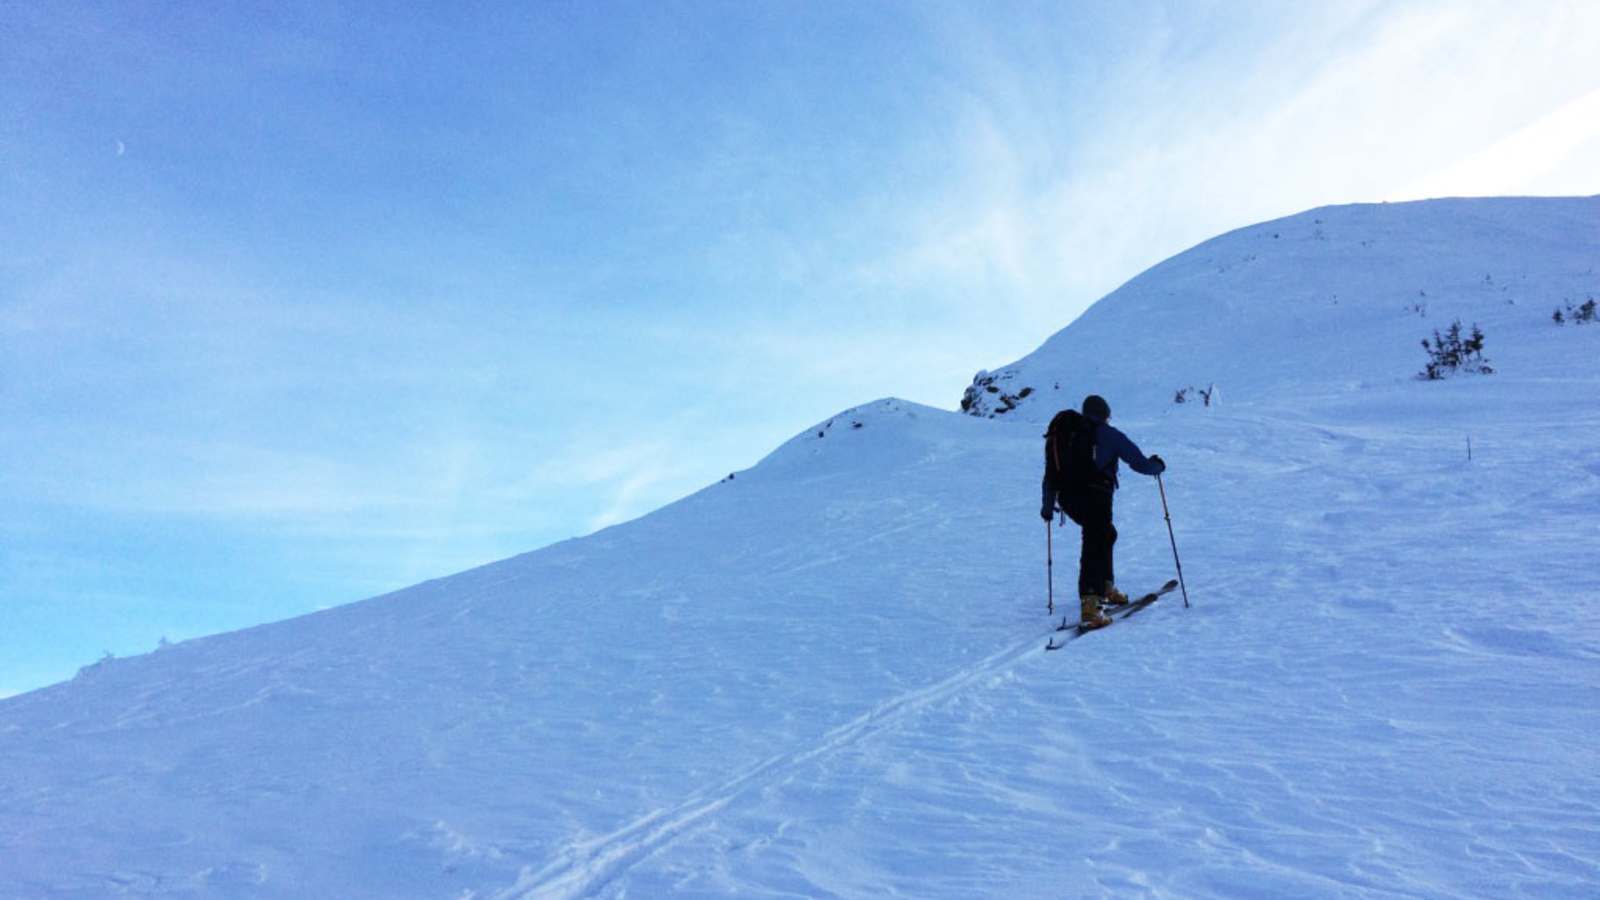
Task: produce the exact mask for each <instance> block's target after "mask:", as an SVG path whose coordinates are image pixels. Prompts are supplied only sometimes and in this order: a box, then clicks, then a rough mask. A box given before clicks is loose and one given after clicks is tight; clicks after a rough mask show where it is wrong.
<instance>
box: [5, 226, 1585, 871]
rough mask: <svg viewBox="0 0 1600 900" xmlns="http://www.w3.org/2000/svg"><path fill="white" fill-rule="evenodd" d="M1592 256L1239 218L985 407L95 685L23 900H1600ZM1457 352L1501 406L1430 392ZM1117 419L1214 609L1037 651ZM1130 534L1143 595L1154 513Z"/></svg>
mask: <svg viewBox="0 0 1600 900" xmlns="http://www.w3.org/2000/svg"><path fill="white" fill-rule="evenodd" d="M1597 266H1600V197H1597V198H1584V199H1547V200H1534V199H1504V200H1473V201H1467V200H1452V201H1431V202H1426V203H1418V204H1395V205H1378V206H1352V207H1339V208H1329V209H1321V210H1314V211H1311V212H1308V213H1304V214H1301V215H1298V216H1294V217H1290V218H1288V219H1283V220H1279V221H1276V222H1270V223H1265V224H1262V225H1256V226H1252V227H1250V228H1245V229H1242V230H1240V231H1237V232H1234V233H1231V234H1228V235H1224V236H1222V237H1220V238H1217V239H1215V240H1213V241H1210V242H1207V243H1205V244H1202V245H1201V246H1199V247H1196V248H1194V249H1192V250H1190V251H1188V252H1186V253H1184V254H1181V255H1179V256H1177V257H1174V258H1173V259H1171V260H1169V261H1167V262H1165V263H1163V264H1161V265H1159V266H1157V267H1155V268H1154V269H1152V270H1150V271H1148V272H1146V273H1144V274H1142V275H1140V276H1139V277H1138V278H1135V279H1134V280H1133V281H1131V282H1129V284H1127V285H1126V286H1124V287H1123V288H1121V289H1120V290H1118V291H1117V292H1115V293H1113V294H1111V295H1110V296H1108V297H1107V298H1106V299H1105V300H1103V301H1101V303H1099V304H1097V305H1096V306H1095V307H1094V308H1092V309H1091V310H1090V311H1089V312H1088V313H1087V314H1086V315H1084V316H1083V317H1082V318H1081V319H1080V320H1079V321H1077V322H1075V323H1073V324H1072V325H1070V326H1069V327H1067V328H1066V329H1065V330H1063V331H1062V332H1060V333H1059V334H1057V335H1055V336H1054V337H1052V338H1050V339H1049V340H1048V341H1046V342H1045V344H1044V345H1043V346H1042V347H1041V348H1040V349H1039V350H1038V351H1037V352H1035V353H1034V354H1032V355H1031V356H1029V357H1027V358H1025V359H1023V360H1020V361H1018V362H1017V363H1014V364H1012V365H1009V366H1004V367H1001V368H998V369H996V370H994V371H992V372H985V373H980V377H979V378H978V380H977V381H976V382H975V389H974V390H973V391H972V392H970V393H969V402H968V404H967V406H968V408H969V412H970V413H971V414H963V413H958V412H947V411H941V410H937V409H932V408H928V407H924V406H919V405H916V404H913V403H908V402H904V401H900V400H894V399H886V400H880V401H876V402H873V403H868V404H865V405H862V406H860V407H857V408H855V409H851V410H847V411H845V412H842V413H840V414H839V415H837V416H835V417H833V418H832V419H831V420H829V421H827V422H822V423H818V424H817V425H816V426H814V427H811V428H808V429H806V430H805V431H803V432H801V433H800V434H799V435H797V436H796V437H795V438H794V439H793V440H791V441H789V442H788V443H786V444H785V445H783V446H782V447H779V448H778V449H777V450H775V451H774V452H773V453H772V454H771V455H770V456H768V457H767V458H766V459H764V460H762V461H761V462H760V463H759V464H757V465H755V466H754V467H752V468H750V469H748V470H746V471H741V472H737V473H735V474H734V476H732V477H731V478H729V479H726V480H724V481H722V482H720V483H718V484H714V485H711V486H709V487H707V488H706V489H704V490H702V491H700V492H698V493H696V494H694V495H692V496H690V497H687V498H685V499H683V500H681V501H679V502H678V503H675V504H672V505H670V506H668V507H666V508H663V509H661V510H658V511H656V512H655V513H652V514H650V515H648V516H645V517H643V518H641V519H638V520H636V521H633V522H630V523H627V524H624V525H620V526H617V527H614V528H610V529H607V530H605V531H603V532H600V533H598V534H596V535H593V536H591V537H588V538H584V539H580V540H575V541H568V542H565V543H562V544H558V545H555V546H552V547H548V548H545V549H543V550H540V551H536V552H533V553H529V554H526V555H523V556H519V557H516V558H513V559H509V560H506V561H503V562H500V563H497V564H494V565H491V566H487V567H484V568H481V569H477V570H474V571H470V572H465V573H462V574H460V575H456V576H453V577H450V578H445V579H440V580H437V581H431V582H427V583H424V584H421V585H417V586H416V587H413V588H410V589H408V590H404V591H400V592H398V593H395V594H391V595H387V596H383V597H378V598H374V599H372V600H368V601H365V602H362V603H358V604H353V605H350V606H345V607H340V608H337V609H332V610H328V611H325V612H321V613H317V614H314V615H310V616H306V617H303V618H299V619H294V620H290V621H286V622H280V623H276V624H272V625H266V626H262V627H258V628H253V629H248V630H245V631H240V632H235V633H230V634H224V635H218V636H215V637H211V638H206V639H201V640H195V641H188V642H185V643H181V644H177V645H173V646H169V647H164V648H162V649H160V650H158V651H157V652H154V653H152V654H149V655H146V656H142V657H137V658H130V659H114V660H106V661H103V662H101V663H98V664H95V665H92V666H88V667H86V668H85V669H84V670H83V671H82V672H81V673H80V674H79V676H78V677H77V678H76V679H74V680H73V681H71V682H68V683H64V684H60V685H56V686H54V687H50V688H46V689H44V690H40V691H34V692H31V693H28V694H24V695H21V696H17V697H13V698H10V699H7V700H3V701H0V896H3V897H26V898H35V897H52V898H54V897H106V896H130V895H131V896H216V897H282V898H291V897H293V898H303V897H352V898H353V897H440V898H479V900H482V898H521V897H578V896H598V897H623V896H628V897H657V896H720V895H731V894H738V895H741V896H751V897H828V896H842V897H864V896H885V895H901V896H913V897H973V896H994V897H1058V896H1099V895H1116V896H1169V897H1237V896H1263V897H1265V896H1271V897H1279V896H1295V897H1317V896H1340V897H1344V896H1371V897H1419V896H1420V897H1444V896H1462V897H1491V896H1492V897H1518V896H1528V897H1563V896H1568V897H1592V896H1595V895H1596V894H1597V893H1600V741H1597V737H1596V736H1597V735H1600V571H1597V567H1596V545H1595V544H1596V538H1597V535H1600V529H1597V527H1596V526H1597V524H1600V441H1597V439H1596V436H1597V435H1600V322H1597V323H1570V322H1569V323H1566V324H1561V325H1558V324H1556V323H1555V322H1554V321H1553V320H1552V312H1553V311H1554V310H1555V309H1557V308H1558V307H1560V306H1561V305H1562V304H1563V303H1565V302H1569V301H1570V302H1574V303H1582V302H1583V301H1584V299H1585V298H1587V297H1590V296H1595V297H1600V272H1597V271H1596V267H1597ZM1457 318H1459V319H1460V320H1462V321H1463V323H1468V324H1470V323H1474V322H1475V323H1478V324H1480V325H1481V326H1482V328H1483V330H1484V332H1485V333H1486V336H1487V341H1486V351H1485V355H1487V356H1488V357H1489V358H1490V360H1491V361H1492V363H1493V367H1494V368H1495V369H1496V373H1495V374H1493V375H1460V376H1457V377H1454V378H1447V379H1445V380H1442V381H1431V382H1430V381H1421V380H1418V379H1417V378H1415V374H1416V373H1417V372H1418V371H1420V370H1421V369H1422V366H1423V363H1424V362H1425V360H1426V355H1425V353H1424V352H1423V349H1422V348H1421V346H1420V345H1419V342H1420V340H1421V339H1422V338H1424V337H1431V335H1432V331H1433V329H1435V328H1439V329H1441V330H1442V329H1444V328H1445V327H1447V326H1448V325H1449V323H1450V322H1451V321H1453V320H1455V319H1457ZM985 379H987V381H986V380H985ZM1190 386H1193V387H1194V388H1195V390H1196V391H1198V390H1200V389H1208V388H1210V387H1212V386H1215V388H1216V389H1217V393H1216V394H1215V395H1214V398H1215V399H1216V401H1217V402H1213V403H1211V404H1210V405H1207V404H1206V403H1204V402H1202V401H1199V400H1197V399H1195V398H1194V396H1193V395H1190V396H1189V399H1188V402H1185V403H1182V404H1178V403H1175V402H1174V397H1175V394H1176V392H1177V391H1178V390H1180V389H1182V388H1185V387H1190ZM989 387H994V388H995V390H993V391H990V390H988V388H989ZM1023 388H1028V389H1029V390H1028V391H1027V393H1026V395H1025V396H1024V395H1023V392H1022V389H1023ZM1090 391H1095V392H1098V393H1101V394H1103V395H1105V396H1106V397H1107V398H1108V399H1109V400H1110V402H1111V406H1112V409H1113V422H1114V423H1115V424H1117V425H1118V426H1119V427H1121V428H1122V429H1123V430H1124V431H1126V432H1127V433H1128V434H1129V435H1130V436H1131V437H1132V438H1133V439H1134V440H1135V441H1137V442H1139V444H1140V445H1141V446H1142V448H1143V449H1144V450H1145V451H1146V452H1158V453H1160V454H1161V455H1162V456H1163V457H1165V459H1166V460H1167V462H1168V463H1169V465H1170V470H1169V471H1168V473H1167V475H1166V476H1165V486H1166V489H1167V496H1168V500H1169V501H1170V512H1171V517H1172V527H1173V530H1174V533H1175V536H1176V542H1177V549H1178V550H1179V551H1180V552H1181V554H1182V560H1183V572H1184V575H1185V580H1186V587H1187V592H1188V595H1189V597H1190V599H1191V601H1192V606H1191V607H1190V608H1188V609H1185V608H1184V607H1183V604H1182V600H1181V598H1180V596H1179V595H1178V594H1173V595H1170V596H1168V597H1166V598H1164V599H1163V600H1162V601H1161V602H1159V603H1157V604H1156V605H1154V606H1153V607H1151V608H1150V609H1147V610H1145V611H1143V612H1141V613H1140V614H1139V615H1138V616H1135V617H1133V618H1130V619H1128V620H1126V621H1124V622H1120V623H1118V624H1117V625H1115V626H1113V627H1111V628H1109V629H1106V630H1103V631H1098V632H1094V633H1091V634H1089V635H1086V636H1084V637H1082V638H1079V639H1077V640H1074V641H1072V642H1071V643H1069V644H1068V645H1067V646H1066V647H1065V648H1064V649H1063V650H1061V651H1059V652H1045V650H1044V647H1045V645H1046V642H1047V640H1049V639H1051V637H1052V636H1056V634H1057V633H1056V632H1055V631H1054V627H1055V626H1056V625H1057V624H1059V623H1060V620H1061V617H1062V613H1063V612H1066V613H1067V614H1069V615H1070V614H1073V613H1075V609H1074V608H1073V600H1074V598H1073V597H1072V593H1073V586H1074V582H1075V564H1076V556H1077V532H1076V529H1075V528H1072V527H1071V526H1068V527H1066V528H1058V529H1057V530H1055V531H1054V532H1053V535H1054V537H1053V545H1054V557H1055V593H1056V599H1057V601H1058V607H1057V611H1056V614H1055V615H1054V616H1052V615H1050V614H1049V613H1047V611H1046V608H1045V604H1046V592H1047V586H1046V568H1045V544H1046V533H1045V532H1046V527H1047V526H1045V524H1044V523H1043V522H1042V521H1041V520H1040V518H1039V514H1038V496H1039V494H1038V481H1039V476H1040V471H1041V466H1040V448H1041V441H1040V432H1041V431H1042V424H1043V423H1044V422H1045V421H1046V420H1047V419H1048V418H1049V416H1050V414H1051V413H1053V412H1055V411H1056V409H1058V408H1060V407H1062V406H1065V405H1076V404H1077V402H1078V401H1079V400H1081V398H1082V396H1083V395H1084V394H1085V393H1088V392H1090ZM1006 398H1009V399H1006ZM952 399H954V398H952ZM1002 410H1003V411H1002ZM1469 441H1470V447H1471V451H1470V452H1471V457H1470V459H1469V457H1468V446H1469ZM1117 504H1118V505H1117V525H1118V528H1119V530H1120V531H1121V534H1122V537H1121V540H1120V542H1119V544H1118V556H1117V568H1118V573H1119V576H1120V578H1119V580H1120V581H1121V583H1122V586H1123V587H1124V588H1126V589H1128V590H1129V591H1130V592H1140V591H1144V590H1148V589H1152V588H1154V587H1155V586H1157V585H1158V584H1160V583H1161V582H1162V581H1165V580H1166V579H1168V578H1170V577H1172V576H1173V575H1174V564H1173V552H1172V547H1171V545H1170V544H1169V541H1168V535H1167V530H1166V524H1165V522H1164V521H1163V513H1162V507H1161V502H1160V498H1159V496H1158V493H1157V490H1156V485H1155V483H1154V481H1153V480H1151V479H1147V478H1143V477H1141V476H1138V475H1134V474H1131V473H1126V472H1125V473H1124V474H1123V488H1122V491H1121V492H1120V494H1119V495H1118V499H1117Z"/></svg>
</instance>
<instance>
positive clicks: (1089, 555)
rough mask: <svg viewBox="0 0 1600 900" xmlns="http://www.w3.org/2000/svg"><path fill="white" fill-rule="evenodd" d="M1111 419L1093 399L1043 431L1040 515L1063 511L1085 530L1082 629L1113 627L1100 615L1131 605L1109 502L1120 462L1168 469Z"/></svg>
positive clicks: (1146, 470)
mask: <svg viewBox="0 0 1600 900" xmlns="http://www.w3.org/2000/svg"><path fill="white" fill-rule="evenodd" d="M1110 419H1111V406H1110V404H1108V403H1106V401H1105V399H1104V398H1103V397H1101V396H1099V395H1098V394H1090V395H1089V396H1087V397H1085V398H1083V411H1082V413H1079V412H1078V411H1076V410H1071V409H1065V410H1062V411H1061V412H1059V413H1056V415H1055V417H1054V418H1053V419H1051V420H1050V427H1049V428H1048V429H1047V430H1046V431H1045V443H1044V480H1043V483H1042V484H1041V486H1040V487H1041V493H1042V494H1043V498H1042V499H1043V505H1042V506H1041V507H1040V509H1039V514H1040V515H1041V516H1042V517H1044V520H1045V521H1047V522H1048V521H1050V520H1051V519H1053V518H1054V517H1055V511H1056V508H1057V507H1058V506H1059V507H1060V509H1061V511H1062V512H1065V513H1066V514H1067V517H1068V518H1070V519H1072V521H1073V522H1075V523H1076V524H1077V525H1078V526H1079V527H1080V528H1082V529H1083V550H1082V552H1081V553H1080V554H1079V556H1078V598H1079V602H1080V604H1081V606H1080V616H1081V619H1082V622H1081V624H1082V627H1083V629H1084V630H1089V629H1094V628H1103V627H1105V626H1106V625H1110V624H1111V619H1110V618H1108V617H1107V616H1106V615H1105V613H1104V612H1102V611H1101V610H1102V607H1103V606H1104V605H1105V604H1111V605H1114V606H1115V605H1121V604H1125V603H1127V602H1128V596H1127V595H1126V594H1124V593H1123V592H1122V591H1120V590H1118V589H1117V586H1116V574H1115V566H1114V563H1113V548H1114V547H1115V545H1116V543H1117V528H1116V526H1115V525H1113V524H1112V521H1111V519H1112V514H1111V506H1112V504H1111V498H1112V496H1113V494H1115V492H1116V490H1117V487H1118V481H1117V462H1118V460H1121V461H1122V462H1125V463H1127V464H1128V468H1130V469H1132V470H1133V471H1135V472H1138V473H1139V474H1141V475H1152V476H1154V475H1160V474H1161V473H1162V472H1164V471H1166V469H1167V464H1166V463H1165V462H1163V461H1162V459H1161V457H1159V456H1150V457H1146V456H1145V455H1144V453H1143V452H1141V451H1140V450H1139V447H1138V446H1137V445H1136V444H1134V442H1133V441H1132V440H1130V439H1129V438H1128V436H1127V435H1125V434H1123V433H1122V432H1121V431H1118V430H1117V429H1115V428H1113V427H1111V425H1110V424H1109V420H1110Z"/></svg>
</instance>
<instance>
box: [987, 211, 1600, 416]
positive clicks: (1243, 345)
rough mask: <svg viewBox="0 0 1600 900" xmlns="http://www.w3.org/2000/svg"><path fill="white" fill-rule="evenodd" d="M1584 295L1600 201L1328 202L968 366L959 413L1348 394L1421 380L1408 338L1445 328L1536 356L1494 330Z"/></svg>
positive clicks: (1523, 328) (1212, 245)
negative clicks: (1094, 401) (998, 358)
mask: <svg viewBox="0 0 1600 900" xmlns="http://www.w3.org/2000/svg"><path fill="white" fill-rule="evenodd" d="M1587 297H1600V197H1586V198H1570V199H1567V198H1558V199H1548V198H1546V199H1521V198H1508V199H1492V200H1430V201H1422V202H1415V203H1383V204H1357V205H1351V206H1333V207H1324V208H1321V209H1314V210H1311V211H1309V212H1304V213H1299V214H1297V215H1293V216H1289V217H1287V218H1283V219H1278V220H1275V221H1271V222H1264V223H1262V224H1259V225H1251V226H1249V227H1246V228H1241V229H1238V230H1237V231H1233V232H1229V233H1228V234H1225V235H1221V236H1219V237H1216V238H1212V239H1211V240H1209V241H1206V242H1205V243H1202V244H1200V245H1199V246H1197V247H1194V248H1192V249H1190V250H1187V251H1185V252H1183V253H1180V254H1179V255H1177V256H1174V257H1172V258H1171V259H1169V260H1167V261H1165V262H1163V263H1161V264H1160V265H1157V266H1155V267H1153V268H1151V269H1149V270H1148V271H1146V272H1144V273H1142V274H1140V275H1139V276H1138V277H1136V278H1134V279H1132V280H1131V281H1129V282H1128V283H1127V284H1125V285H1123V286H1122V287H1121V288H1118V289H1117V290H1116V291H1114V292H1112V293H1111V294H1110V295H1108V296H1107V297H1106V298H1105V299H1104V300H1103V301H1101V302H1100V303H1098V304H1096V305H1095V306H1093V307H1091V308H1090V309H1089V310H1088V311H1087V312H1086V313H1084V315H1083V316H1082V317H1081V318H1080V319H1079V320H1078V321H1077V322H1074V323H1073V324H1072V326H1071V327H1069V328H1067V329H1064V330H1063V331H1061V332H1059V333H1057V334H1056V335H1055V336H1054V337H1052V338H1050V340H1048V341H1046V342H1045V343H1044V345H1043V346H1041V347H1040V348H1039V349H1038V350H1036V351H1035V352H1033V353H1031V354H1029V355H1028V356H1026V357H1024V358H1023V359H1021V360H1018V361H1017V362H1016V363H1013V364H1011V365H1009V366H1004V367H1002V368H1000V369H997V370H995V371H993V372H980V373H979V374H978V376H977V378H975V379H974V383H973V386H972V387H970V388H968V390H967V394H966V396H965V397H964V398H963V406H964V407H965V408H967V409H968V410H969V411H970V412H971V413H972V414H974V415H983V416H995V415H1007V414H1009V415H1012V416H1014V417H1022V418H1026V419H1029V420H1030V421H1044V420H1046V419H1048V417H1049V414H1050V413H1053V412H1054V411H1055V410H1056V409H1059V408H1060V407H1061V406H1063V405H1067V404H1075V403H1077V401H1078V400H1080V399H1081V398H1082V397H1083V395H1084V394H1087V393H1089V392H1090V391H1091V390H1100V391H1103V392H1107V393H1110V392H1112V391H1113V390H1114V392H1115V393H1116V394H1117V396H1118V397H1120V398H1121V402H1122V403H1123V404H1130V405H1137V406H1139V407H1141V408H1151V407H1160V406H1165V405H1169V404H1171V402H1172V398H1173V395H1174V394H1175V392H1176V391H1177V390H1179V389H1181V388H1184V387H1194V388H1197V389H1204V388H1206V387H1208V386H1209V385H1216V386H1217V387H1218V388H1220V390H1221V396H1222V397H1224V398H1226V400H1227V402H1247V403H1253V402H1259V401H1277V402H1281V401H1282V400H1283V399H1284V398H1285V396H1286V395H1289V394H1291V393H1293V392H1294V391H1296V390H1313V391H1319V390H1322V389H1324V388H1326V387H1340V388H1345V389H1355V390H1359V389H1360V388H1362V387H1363V386H1366V385H1371V384H1387V383H1392V382H1393V381H1395V380H1397V379H1401V378H1405V377H1407V376H1408V375H1410V374H1412V373H1414V372H1416V371H1418V370H1419V369H1420V368H1421V361H1422V360H1423V358H1424V357H1423V356H1422V355H1421V352H1420V351H1419V350H1418V345H1417V342H1418V341H1419V340H1421V339H1422V338H1423V337H1427V336H1429V334H1430V331H1431V329H1433V328H1439V329H1441V330H1442V329H1445V328H1447V327H1448V325H1449V323H1450V322H1451V321H1452V320H1454V319H1457V318H1459V319H1461V320H1462V321H1463V322H1464V323H1472V322H1478V323H1481V324H1482V325H1483V327H1484V329H1485V331H1487V332H1488V334H1489V338H1490V340H1489V352H1490V355H1491V357H1493V356H1494V355H1496V354H1497V353H1500V352H1511V353H1517V351H1518V350H1521V349H1532V348H1530V347H1527V345H1525V344H1512V343H1510V342H1508V341H1507V340H1506V338H1507V337H1508V336H1511V335H1515V336H1517V337H1519V338H1520V337H1521V336H1522V335H1523V334H1525V333H1528V332H1530V331H1540V332H1543V331H1545V330H1547V329H1546V326H1548V325H1549V324H1550V314H1551V312H1552V311H1553V310H1555V309H1556V308H1558V307H1559V306H1560V305H1561V304H1562V302H1563V301H1567V300H1574V299H1575V300H1576V301H1577V302H1579V303H1581V302H1583V301H1584V299H1585V298H1587ZM1541 336H1543V335H1541ZM1503 348H1504V349H1503ZM1541 349H1542V347H1541ZM1517 360H1518V362H1522V361H1524V360H1523V358H1522V357H1521V356H1518V357H1517ZM1108 385H1109V386H1110V387H1108ZM1190 399H1191V400H1198V399H1199V398H1198V397H1196V396H1191V397H1190ZM1012 410H1016V411H1015V412H1013V411H1012Z"/></svg>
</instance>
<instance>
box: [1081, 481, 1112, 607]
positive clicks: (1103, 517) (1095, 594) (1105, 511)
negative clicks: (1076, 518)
mask: <svg viewBox="0 0 1600 900" xmlns="http://www.w3.org/2000/svg"><path fill="white" fill-rule="evenodd" d="M1109 499H1110V498H1109V496H1104V497H1102V496H1097V495H1091V496H1090V497H1089V498H1087V502H1086V503H1085V504H1084V509H1083V511H1082V512H1083V553H1082V555H1081V556H1080V557H1079V560H1078V597H1079V599H1080V600H1081V601H1082V611H1081V612H1082V618H1083V623H1084V624H1085V625H1090V626H1093V627H1099V626H1101V625H1108V624H1110V622H1111V620H1110V619H1107V618H1106V617H1105V615H1104V614H1102V613H1101V612H1100V604H1101V603H1102V602H1103V601H1104V599H1105V589H1106V582H1107V580H1108V578H1109V573H1110V571H1111V569H1110V566H1111V545H1112V544H1113V543H1114V542H1115V541H1116V539H1117V530H1116V529H1115V528H1113V527H1112V525H1111V508H1110V505H1109V502H1108V501H1109Z"/></svg>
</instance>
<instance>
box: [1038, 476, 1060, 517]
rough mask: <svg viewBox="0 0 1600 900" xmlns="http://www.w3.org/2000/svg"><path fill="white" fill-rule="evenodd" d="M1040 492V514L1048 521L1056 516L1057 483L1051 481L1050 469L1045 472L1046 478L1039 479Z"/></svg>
mask: <svg viewBox="0 0 1600 900" xmlns="http://www.w3.org/2000/svg"><path fill="white" fill-rule="evenodd" d="M1039 493H1040V494H1041V496H1040V498H1039V516H1040V517H1041V518H1043V519H1044V520H1045V521H1046V522H1048V521H1050V520H1051V519H1053V518H1055V515H1056V489H1055V485H1052V484H1051V483H1050V473H1049V472H1048V471H1047V472H1045V473H1044V478H1042V479H1040V480H1039Z"/></svg>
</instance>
